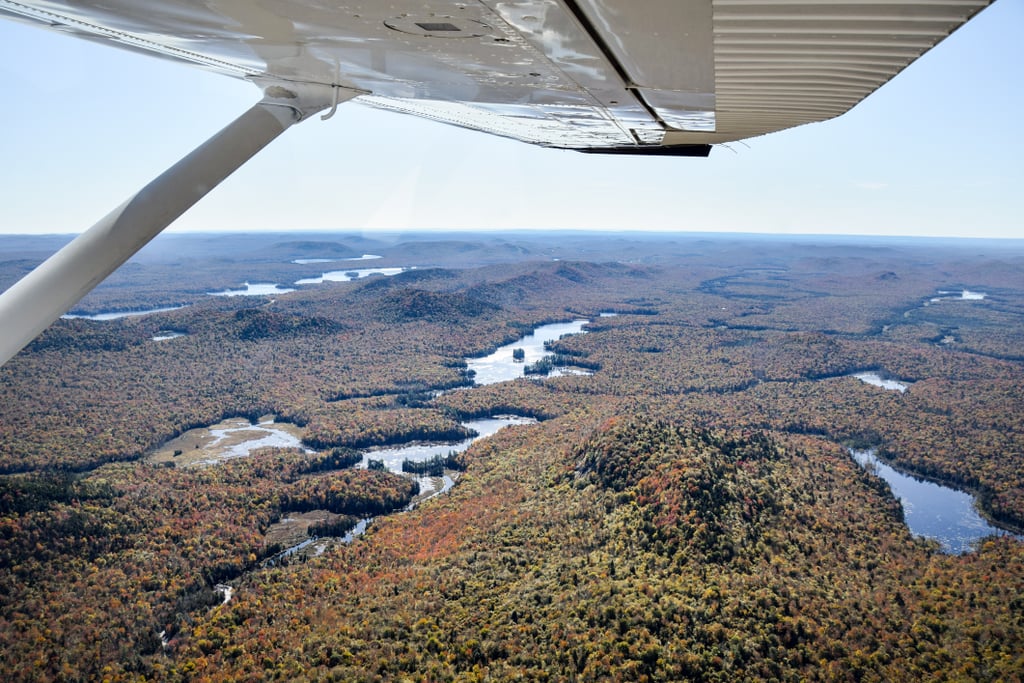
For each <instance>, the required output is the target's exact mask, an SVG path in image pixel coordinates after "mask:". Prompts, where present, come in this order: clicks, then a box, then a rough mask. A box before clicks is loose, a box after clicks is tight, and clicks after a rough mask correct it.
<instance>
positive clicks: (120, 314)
mask: <svg viewBox="0 0 1024 683" xmlns="http://www.w3.org/2000/svg"><path fill="white" fill-rule="evenodd" d="M179 308H185V307H184V306H165V307H163V308H147V309H145V310H139V311H113V312H111V313H97V314H95V315H75V314H73V313H65V314H64V315H62V316H61V317H62V318H69V319H71V318H82V319H85V320H117V319H118V318H133V317H135V316H139V315H149V314H151V313H166V312H167V311H176V310H178V309H179Z"/></svg>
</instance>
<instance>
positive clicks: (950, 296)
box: [931, 289, 988, 303]
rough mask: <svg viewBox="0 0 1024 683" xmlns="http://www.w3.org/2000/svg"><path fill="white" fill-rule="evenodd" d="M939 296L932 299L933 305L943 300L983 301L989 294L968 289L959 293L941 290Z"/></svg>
mask: <svg viewBox="0 0 1024 683" xmlns="http://www.w3.org/2000/svg"><path fill="white" fill-rule="evenodd" d="M938 294H939V295H938V296H937V297H934V298H932V299H931V301H932V302H933V303H935V302H939V301H943V300H947V301H949V300H954V301H982V300H984V298H985V297H986V296H988V295H987V294H985V293H984V292H972V291H970V290H968V289H961V290H959V291H948V290H942V289H940V290H939V292H938Z"/></svg>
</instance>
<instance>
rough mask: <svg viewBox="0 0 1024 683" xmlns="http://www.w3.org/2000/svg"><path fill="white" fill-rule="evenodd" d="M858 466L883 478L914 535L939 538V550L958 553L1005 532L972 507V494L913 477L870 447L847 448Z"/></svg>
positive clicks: (937, 539) (969, 549) (968, 550)
mask: <svg viewBox="0 0 1024 683" xmlns="http://www.w3.org/2000/svg"><path fill="white" fill-rule="evenodd" d="M849 451H850V455H852V456H853V458H854V460H856V461H857V462H858V463H859V464H860V465H861V467H864V468H865V469H867V470H868V471H870V472H873V473H874V474H876V475H878V476H879V477H881V478H882V479H884V480H885V481H886V482H887V483H888V484H889V487H890V488H891V489H892V492H893V495H895V496H896V497H897V498H898V499H899V501H900V504H901V505H902V506H903V516H904V519H905V521H906V523H907V527H908V528H909V529H910V532H911V533H912V534H914V535H915V536H921V537H924V538H931V539H934V540H936V541H938V542H939V544H940V545H941V546H942V550H943V551H944V552H947V553H951V554H957V555H959V554H962V553H966V552H970V551H972V550H974V546H975V544H976V543H977V542H978V541H980V540H981V539H983V538H985V537H986V536H1003V535H1006V534H1007V533H1008V532H1006V531H1003V530H1002V529H999V528H996V527H994V526H992V525H991V524H989V523H988V522H987V521H986V520H985V519H984V518H983V517H982V516H981V515H980V514H978V511H977V509H976V508H975V507H974V497H973V496H972V495H970V494H969V493H965V492H963V491H957V490H956V489H951V488H949V487H946V486H942V485H940V484H936V483H934V482H930V481H925V480H923V479H917V478H915V477H912V476H910V475H907V474H903V473H902V472H897V471H896V470H895V469H893V468H892V467H891V466H889V465H887V464H886V463H884V462H882V461H881V460H879V459H878V457H877V456H876V455H875V451H874V450H873V449H870V450H855V449H852V448H851V449H849Z"/></svg>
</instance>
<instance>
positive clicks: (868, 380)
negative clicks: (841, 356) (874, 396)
mask: <svg viewBox="0 0 1024 683" xmlns="http://www.w3.org/2000/svg"><path fill="white" fill-rule="evenodd" d="M853 377H856V378H857V379H859V380H860V381H861V382H864V383H865V384H870V385H871V386H873V387H880V388H882V389H887V390H889V391H898V392H900V393H901V394H902V393H903V392H905V391H906V390H907V389H909V388H910V385H909V384H904V383H903V382H897V381H896V380H894V379H885V378H884V377H882V376H881V375H879V374H878V373H877V372H858V373H856V374H855V375H853Z"/></svg>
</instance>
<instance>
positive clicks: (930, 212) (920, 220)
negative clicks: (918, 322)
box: [0, 0, 1024, 238]
mask: <svg viewBox="0 0 1024 683" xmlns="http://www.w3.org/2000/svg"><path fill="white" fill-rule="evenodd" d="M1022 34H1024V0H998V1H997V2H996V3H995V4H994V5H993V6H992V7H990V8H988V9H987V10H985V11H984V12H982V13H981V14H980V15H979V16H977V17H975V19H974V20H972V21H971V22H969V23H968V24H967V25H966V26H964V27H963V28H961V29H960V30H958V31H957V32H955V33H954V34H953V35H952V36H951V37H950V38H948V39H947V40H946V41H944V42H943V43H941V44H940V45H939V46H938V47H936V48H935V49H933V50H932V51H931V52H929V53H928V54H926V55H925V56H924V57H923V58H922V59H920V60H918V61H917V62H916V63H914V64H913V65H911V66H910V67H909V68H908V69H907V70H905V71H904V72H903V73H901V74H900V75H899V76H897V77H896V78H895V79H893V80H892V81H891V82H890V83H888V84H887V85H885V86H883V87H882V88H881V89H880V90H878V91H877V92H876V93H874V94H873V95H871V96H870V97H868V98H867V99H866V100H865V101H864V102H862V103H861V104H859V105H858V106H857V107H855V108H854V109H853V110H852V111H850V112H848V113H847V114H845V115H843V116H841V117H839V118H837V119H834V120H832V121H827V122H823V123H817V124H811V125H808V126H801V127H799V128H796V129H791V130H789V131H784V132H781V133H775V134H772V135H767V136H763V137H759V138H755V139H751V140H748V141H745V142H740V143H731V144H730V145H729V146H728V147H716V148H715V149H714V150H713V151H712V154H711V157H710V158H708V159H688V158H643V157H616V156H608V157H602V156H594V155H584V154H579V153H577V152H570V151H562V150H550V149H542V148H538V147H533V146H530V145H526V144H524V143H520V142H516V141H511V140H505V139H502V138H497V137H493V136H489V135H485V134H482V133H475V132H471V131H465V130H462V129H459V128H455V127H452V126H447V125H444V124H439V123H435V122H431V121H425V120H419V119H415V118H412V117H409V116H403V115H399V114H392V113H388V112H381V111H377V110H374V109H371V108H368V107H362V106H359V105H355V104H352V103H348V104H343V105H341V106H340V107H339V109H338V112H337V114H336V115H335V116H334V117H333V118H332V119H330V120H329V121H321V120H320V119H319V117H314V118H312V119H310V120H308V121H305V122H303V123H302V124H300V125H298V126H295V127H293V128H292V129H290V130H289V131H286V132H285V133H284V135H282V136H281V137H280V138H279V139H278V140H276V141H275V142H273V143H272V144H271V145H270V146H269V147H268V148H267V149H265V150H263V151H262V152H261V153H260V154H259V155H257V157H256V158H255V159H253V160H252V161H250V162H249V163H248V164H247V165H245V166H243V167H242V168H241V169H240V170H239V171H237V172H236V173H235V174H234V175H233V176H232V177H230V178H228V179H227V180H226V181H224V183H222V184H221V185H220V186H219V187H218V188H216V189H215V190H214V191H213V192H211V193H210V194H209V195H208V196H207V197H206V198H204V199H203V200H202V201H200V202H199V204H197V205H196V206H195V207H193V208H192V209H191V210H190V211H189V212H187V213H186V214H185V215H184V216H183V217H182V218H180V219H179V220H178V221H177V222H176V223H174V224H173V225H172V226H171V227H170V228H169V230H170V231H172V232H183V231H255V230H261V231H262V230H275V231H277V230H303V231H305V230H343V231H363V232H373V231H389V232H394V231H408V230H438V229H440V230H480V229H500V230H508V229H577V230H652V231H693V232H745V233H775V234H856V235H912V236H936V237H997V238H1024V130H1022V124H1021V121H1022V120H1024V113H1022V112H1024V41H1022V40H1021V39H1020V36H1021V35H1022ZM0 76H2V78H3V83H4V85H5V97H4V106H3V107H0V233H21V234H27V233H77V232H82V231H83V230H85V229H86V228H88V227H89V226H90V225H92V224H93V223H94V222H95V221H96V220H98V219H99V218H101V217H102V216H103V215H105V214H106V213H107V212H108V211H110V210H111V209H113V208H114V207H116V206H117V205H119V204H120V203H121V202H123V201H124V200H125V199H127V198H128V197H129V196H131V195H132V194H133V193H134V192H136V191H137V190H138V189H140V188H141V187H142V186H144V185H145V184H146V183H147V182H149V181H150V180H151V179H152V178H154V177H156V176H157V175H159V174H160V173H161V172H163V170H165V169H166V168H167V167H169V166H170V165H172V164H173V163H174V162H176V161H177V160H178V159H179V158H181V157H182V156H184V155H185V154H187V153H188V152H189V151H191V150H192V149H193V148H194V147H195V146H197V145H198V144H200V143H201V142H203V141H204V140H205V139H206V138H208V137H209V136H210V135H212V134H213V133H215V132H216V131H217V130H219V129H220V128H221V127H223V126H224V125H226V124H227V123H228V122H230V121H231V120H232V119H234V118H235V117H236V116H237V115H239V114H240V113H241V112H243V111H245V110H246V109H247V108H248V107H249V106H251V105H252V104H253V103H254V102H255V101H256V100H258V99H259V93H258V91H257V90H256V88H255V87H254V86H252V85H250V84H248V83H245V82H242V81H238V80H235V79H232V78H228V77H224V76H219V75H216V74H212V73H208V72H205V71H203V70H202V69H198V68H195V67H191V66H187V65H182V64H176V63H173V62H169V61H166V60H160V59H156V58H151V57H146V56H141V55H137V54H133V53H129V52H125V51H122V50H118V49H115V48H112V47H109V46H106V45H101V44H95V43H92V42H90V41H84V40H79V39H76V38H73V37H70V36H66V35H63V34H60V33H56V32H52V31H47V30H42V29H38V28H35V27H31V26H26V25H23V24H21V23H19V22H12V21H6V20H0Z"/></svg>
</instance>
